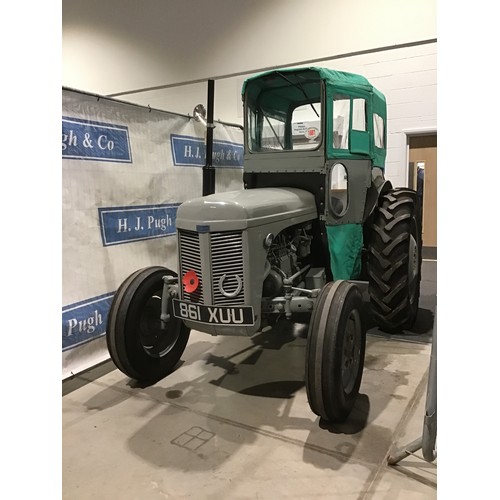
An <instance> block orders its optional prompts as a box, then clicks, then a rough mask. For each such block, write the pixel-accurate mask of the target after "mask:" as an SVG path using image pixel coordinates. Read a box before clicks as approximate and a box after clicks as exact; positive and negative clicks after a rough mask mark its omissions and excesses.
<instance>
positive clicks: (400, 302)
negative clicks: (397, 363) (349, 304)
mask: <svg viewBox="0 0 500 500" xmlns="http://www.w3.org/2000/svg"><path fill="white" fill-rule="evenodd" d="M421 255H422V234H421V220H420V203H419V200H418V197H417V193H416V192H415V191H412V190H410V189H394V190H392V191H389V192H388V193H387V194H385V195H383V196H382V197H381V200H380V203H379V206H378V209H377V210H376V212H375V217H374V220H373V225H372V227H371V231H370V237H369V255H368V276H369V279H368V281H369V286H368V293H369V295H370V304H371V311H372V316H373V319H374V320H375V323H376V324H377V325H378V326H379V327H380V328H381V329H382V330H385V331H387V332H389V333H399V332H401V331H402V330H405V329H409V328H411V327H412V326H413V324H414V323H415V320H416V317H417V312H418V301H419V297H420V277H421V267H422V257H421Z"/></svg>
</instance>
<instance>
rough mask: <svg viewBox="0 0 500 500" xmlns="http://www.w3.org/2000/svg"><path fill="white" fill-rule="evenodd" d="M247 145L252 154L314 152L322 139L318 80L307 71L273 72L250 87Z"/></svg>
mask: <svg viewBox="0 0 500 500" xmlns="http://www.w3.org/2000/svg"><path fill="white" fill-rule="evenodd" d="M246 104H247V106H246V113H247V116H246V125H247V141H248V147H249V149H250V151H251V152H253V153H255V152H274V151H293V150H312V149H317V148H318V147H319V146H320V144H321V141H322V137H321V135H322V134H321V110H322V102H321V80H320V78H319V77H318V75H317V74H316V73H314V72H310V71H300V72H297V73H281V72H279V71H275V72H273V73H271V74H269V75H266V76H264V77H262V79H255V80H253V81H252V82H250V83H249V85H248V87H247V92H246Z"/></svg>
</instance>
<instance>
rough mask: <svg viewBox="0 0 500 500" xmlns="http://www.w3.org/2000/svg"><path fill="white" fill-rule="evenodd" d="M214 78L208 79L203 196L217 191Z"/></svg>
mask: <svg viewBox="0 0 500 500" xmlns="http://www.w3.org/2000/svg"><path fill="white" fill-rule="evenodd" d="M214 95H215V85H214V80H208V92H207V138H206V141H205V144H206V151H207V157H206V160H205V166H204V167H203V196H207V195H209V194H212V193H215V169H214V167H213V165H212V153H213V150H214Z"/></svg>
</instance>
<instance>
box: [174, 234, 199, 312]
mask: <svg viewBox="0 0 500 500" xmlns="http://www.w3.org/2000/svg"><path fill="white" fill-rule="evenodd" d="M179 255H180V268H181V272H180V279H181V280H182V277H183V276H184V275H185V274H186V273H187V272H188V271H195V272H196V274H197V276H198V278H199V280H200V283H199V285H198V288H197V289H196V290H195V291H194V292H193V293H186V292H185V291H184V287H183V286H182V282H181V283H179V288H180V289H181V290H182V292H181V296H182V298H183V299H184V300H189V301H190V302H197V303H202V302H203V278H202V274H201V251H200V238H199V235H198V233H195V232H191V231H179Z"/></svg>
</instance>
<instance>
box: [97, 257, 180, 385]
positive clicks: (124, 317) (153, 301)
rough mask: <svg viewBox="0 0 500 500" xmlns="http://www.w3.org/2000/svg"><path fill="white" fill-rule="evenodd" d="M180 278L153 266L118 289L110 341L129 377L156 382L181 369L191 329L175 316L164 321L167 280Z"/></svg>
mask: <svg viewBox="0 0 500 500" xmlns="http://www.w3.org/2000/svg"><path fill="white" fill-rule="evenodd" d="M165 275H170V276H175V275H176V274H175V273H174V272H172V271H170V270H169V269H167V268H166V267H160V266H153V267H147V268H145V269H141V270H139V271H136V272H135V273H132V274H131V275H130V276H129V277H128V278H127V279H126V280H125V281H124V282H123V283H122V284H121V286H120V287H119V288H118V290H117V292H116V293H115V296H114V297H113V302H112V304H111V308H110V311H109V315H108V324H107V329H106V341H107V346H108V351H109V354H110V356H111V359H112V360H113V362H114V363H115V365H116V366H117V368H118V369H119V370H120V371H122V372H123V373H124V374H125V375H128V376H129V377H131V378H133V379H135V380H138V381H141V382H154V381H157V380H160V379H162V378H164V377H165V376H166V375H168V374H169V373H170V372H172V371H173V369H174V368H175V366H176V365H177V363H178V361H179V359H180V357H181V356H182V353H183V352H184V349H185V348H186V345H187V341H188V338H189V333H190V329H189V328H187V327H186V326H185V325H184V323H183V322H182V320H180V319H178V318H176V317H174V316H173V311H172V302H170V307H169V310H168V313H169V314H170V319H169V320H168V321H167V323H166V324H165V325H162V322H161V320H160V314H161V297H162V293H163V276H165Z"/></svg>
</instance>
